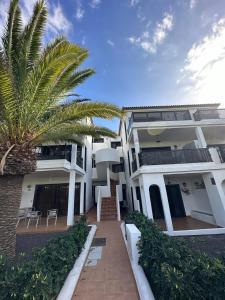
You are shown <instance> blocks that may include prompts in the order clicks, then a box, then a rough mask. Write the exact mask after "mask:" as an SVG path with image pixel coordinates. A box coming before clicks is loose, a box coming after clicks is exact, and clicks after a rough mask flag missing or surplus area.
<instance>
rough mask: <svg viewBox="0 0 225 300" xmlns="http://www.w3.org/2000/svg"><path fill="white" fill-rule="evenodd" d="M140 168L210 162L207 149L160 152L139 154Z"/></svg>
mask: <svg viewBox="0 0 225 300" xmlns="http://www.w3.org/2000/svg"><path fill="white" fill-rule="evenodd" d="M139 161H140V166H145V165H166V164H187V163H199V162H211V161H212V158H211V155H210V153H209V151H208V149H182V150H160V151H149V152H140V153H139Z"/></svg>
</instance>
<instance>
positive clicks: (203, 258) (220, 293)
mask: <svg viewBox="0 0 225 300" xmlns="http://www.w3.org/2000/svg"><path fill="white" fill-rule="evenodd" d="M127 220H128V222H129V223H131V221H133V223H134V224H135V225H136V226H137V228H138V229H139V230H140V231H141V240H140V242H139V244H138V247H139V253H140V259H139V263H140V265H141V266H142V268H143V270H144V272H145V274H146V277H147V279H148V281H149V283H150V285H151V288H152V290H153V293H154V295H155V297H156V299H157V300H158V299H160V300H161V299H162V300H164V299H173V300H174V299H179V300H181V299H182V300H186V299H188V300H189V299H191V300H195V299H196V300H197V299H198V300H201V299H207V300H208V299H213V300H222V299H225V264H224V263H223V261H222V260H220V259H216V258H210V257H209V256H207V255H206V254H205V253H200V252H197V251H194V250H191V249H190V248H189V247H188V245H187V244H186V242H185V241H184V240H182V239H177V238H173V237H170V236H168V235H166V234H164V233H163V232H162V231H161V230H160V229H159V228H158V227H157V225H156V224H155V223H154V222H152V221H151V220H149V219H148V218H147V217H146V216H144V215H143V214H141V213H139V212H134V213H131V214H129V215H128V216H127Z"/></svg>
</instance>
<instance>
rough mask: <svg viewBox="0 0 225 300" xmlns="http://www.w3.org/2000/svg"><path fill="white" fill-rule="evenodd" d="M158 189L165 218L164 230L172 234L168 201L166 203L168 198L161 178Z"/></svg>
mask: <svg viewBox="0 0 225 300" xmlns="http://www.w3.org/2000/svg"><path fill="white" fill-rule="evenodd" d="M159 188H160V194H161V199H162V205H163V212H164V217H165V222H166V229H167V231H168V233H172V232H173V222H172V218H171V212H170V207H169V201H168V197H167V191H166V186H165V181H164V178H162V184H161V185H160V186H159Z"/></svg>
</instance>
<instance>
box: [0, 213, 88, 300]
mask: <svg viewBox="0 0 225 300" xmlns="http://www.w3.org/2000/svg"><path fill="white" fill-rule="evenodd" d="M88 231H89V228H88V226H87V225H86V223H85V220H84V219H81V220H80V221H79V222H78V223H77V224H75V226H73V227H72V228H71V229H69V230H68V233H67V234H65V235H63V236H62V237H59V238H56V239H54V240H51V241H50V242H49V243H48V244H47V245H46V246H45V247H43V248H37V249H35V250H34V251H33V258H32V260H31V261H28V262H26V261H24V262H21V263H17V264H13V263H11V262H9V261H7V259H6V258H5V257H4V256H0V299H17V300H20V299H21V300H22V299H32V300H38V299H43V300H44V299H46V300H47V299H48V300H49V299H55V298H56V296H57V295H58V293H59V291H60V289H61V288H62V285H63V283H64V281H65V279H66V276H67V274H68V273H69V271H70V270H71V269H72V267H73V264H74V262H75V260H76V258H77V257H78V256H79V254H80V252H81V251H82V248H83V246H84V243H85V241H86V238H87V235H88Z"/></svg>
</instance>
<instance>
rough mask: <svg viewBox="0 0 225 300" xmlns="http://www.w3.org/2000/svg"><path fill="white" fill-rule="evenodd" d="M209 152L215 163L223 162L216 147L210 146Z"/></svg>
mask: <svg viewBox="0 0 225 300" xmlns="http://www.w3.org/2000/svg"><path fill="white" fill-rule="evenodd" d="M209 153H210V155H211V157H212V160H213V162H214V163H216V164H221V159H220V156H219V153H218V151H217V149H216V148H209Z"/></svg>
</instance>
